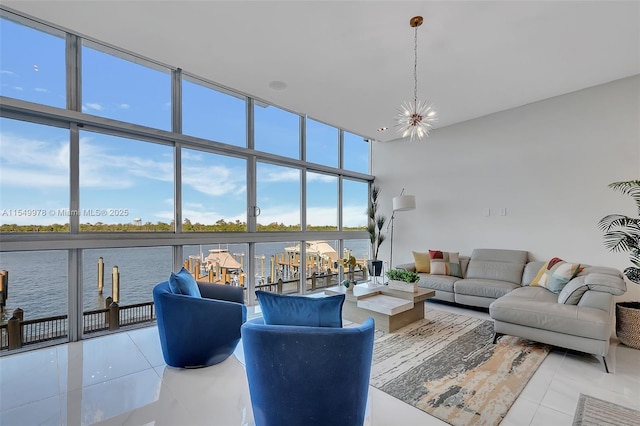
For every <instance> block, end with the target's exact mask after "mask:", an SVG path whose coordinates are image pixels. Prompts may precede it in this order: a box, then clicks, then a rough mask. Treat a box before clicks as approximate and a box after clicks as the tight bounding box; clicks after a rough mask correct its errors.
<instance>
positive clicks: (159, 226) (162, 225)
mask: <svg viewBox="0 0 640 426" xmlns="http://www.w3.org/2000/svg"><path fill="white" fill-rule="evenodd" d="M257 228H258V231H260V232H276V231H299V230H300V225H299V224H298V225H285V224H284V223H276V222H272V223H270V224H268V225H262V224H258V226H257ZM344 229H345V230H346V231H364V230H366V227H365V226H359V227H344ZM173 230H174V222H173V221H171V222H170V223H166V222H156V223H151V222H146V223H140V224H135V223H102V222H96V223H81V224H80V231H81V232H173ZM246 230H247V224H246V222H241V221H239V220H236V221H235V222H226V221H225V220H223V219H220V220H218V221H217V222H216V223H214V224H210V225H207V224H202V223H199V222H196V223H192V222H191V221H190V220H189V219H186V218H185V219H184V222H183V224H182V231H183V232H246ZM336 230H337V227H336V226H332V225H319V226H312V225H309V226H307V231H336ZM0 232H69V224H68V223H66V224H59V223H54V224H52V225H17V224H15V223H14V224H4V225H0Z"/></svg>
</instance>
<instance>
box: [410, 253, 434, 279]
mask: <svg viewBox="0 0 640 426" xmlns="http://www.w3.org/2000/svg"><path fill="white" fill-rule="evenodd" d="M413 261H414V265H415V268H416V272H424V273H426V274H428V273H429V272H430V271H431V257H430V256H429V253H419V252H417V251H414V252H413Z"/></svg>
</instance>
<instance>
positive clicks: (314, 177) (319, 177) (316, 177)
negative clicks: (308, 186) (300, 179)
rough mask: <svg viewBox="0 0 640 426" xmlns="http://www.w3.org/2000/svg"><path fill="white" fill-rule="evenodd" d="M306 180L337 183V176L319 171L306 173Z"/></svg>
mask: <svg viewBox="0 0 640 426" xmlns="http://www.w3.org/2000/svg"><path fill="white" fill-rule="evenodd" d="M307 182H322V183H337V182H338V178H337V177H335V176H329V175H324V174H321V173H307Z"/></svg>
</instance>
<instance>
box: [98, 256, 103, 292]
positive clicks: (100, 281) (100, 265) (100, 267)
mask: <svg viewBox="0 0 640 426" xmlns="http://www.w3.org/2000/svg"><path fill="white" fill-rule="evenodd" d="M103 288H104V259H103V258H102V257H99V258H98V294H102V289H103Z"/></svg>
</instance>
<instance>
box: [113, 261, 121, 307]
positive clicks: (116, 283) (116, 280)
mask: <svg viewBox="0 0 640 426" xmlns="http://www.w3.org/2000/svg"><path fill="white" fill-rule="evenodd" d="M111 293H112V297H113V301H114V302H116V303H117V302H119V301H120V272H118V266H117V265H116V266H114V267H113V270H112V272H111Z"/></svg>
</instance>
